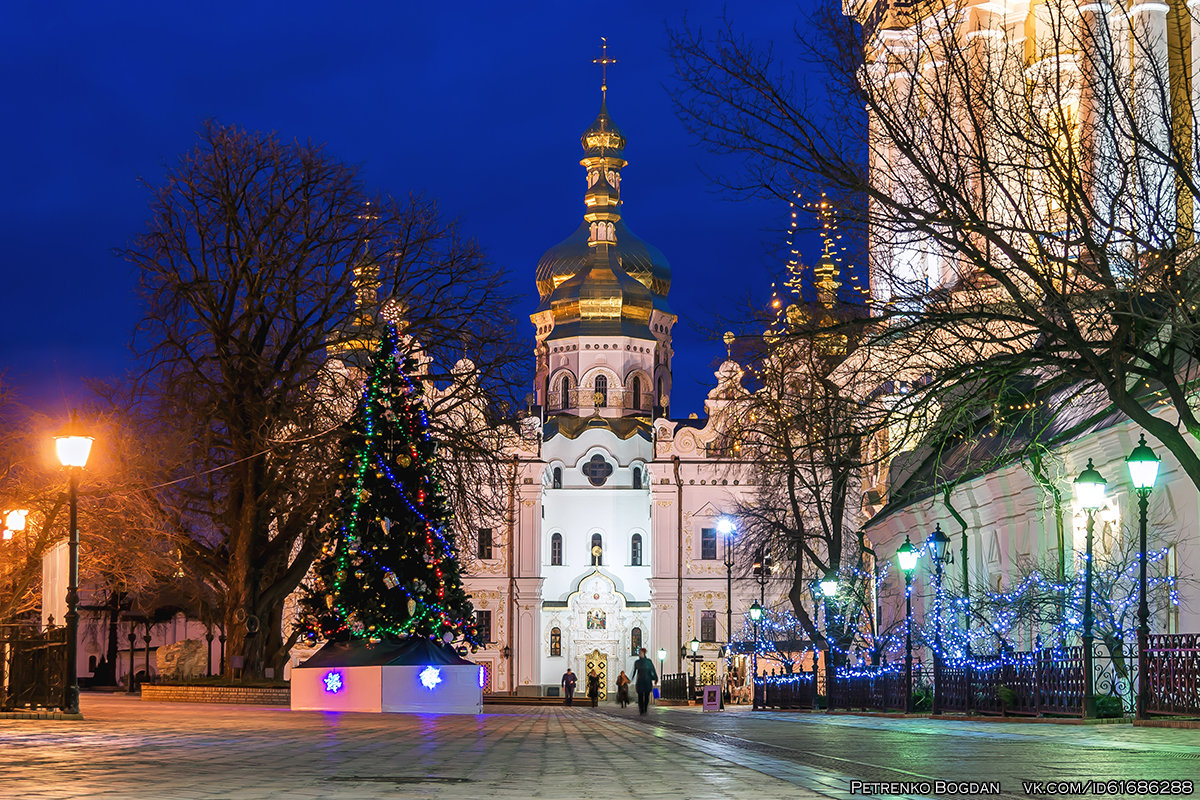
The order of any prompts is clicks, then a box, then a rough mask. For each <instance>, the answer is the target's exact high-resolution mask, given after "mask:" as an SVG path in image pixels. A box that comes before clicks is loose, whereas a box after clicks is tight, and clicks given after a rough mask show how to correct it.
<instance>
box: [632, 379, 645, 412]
mask: <svg viewBox="0 0 1200 800" xmlns="http://www.w3.org/2000/svg"><path fill="white" fill-rule="evenodd" d="M630 391H631V392H632V393H633V404H632V408H634V409H641V407H642V379H641V378H640V377H638V376H637V375H634V376H633V386H632V388H631V390H630Z"/></svg>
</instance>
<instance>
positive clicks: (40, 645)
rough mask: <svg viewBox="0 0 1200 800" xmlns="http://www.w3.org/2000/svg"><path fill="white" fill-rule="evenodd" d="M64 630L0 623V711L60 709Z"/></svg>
mask: <svg viewBox="0 0 1200 800" xmlns="http://www.w3.org/2000/svg"><path fill="white" fill-rule="evenodd" d="M66 687H67V629H66V628H63V627H58V628H55V627H50V628H46V629H45V630H43V631H39V630H38V629H37V628H36V627H35V626H33V625H0V711H12V710H15V709H33V708H63V707H64V706H65V702H66Z"/></svg>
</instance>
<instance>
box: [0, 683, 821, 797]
mask: <svg viewBox="0 0 1200 800" xmlns="http://www.w3.org/2000/svg"><path fill="white" fill-rule="evenodd" d="M82 706H83V707H82V710H83V714H84V719H83V721H54V720H5V721H0V798H4V800H8V798H28V799H29V800H39V799H40V798H88V799H89V800H91V798H122V799H123V798H131V799H132V798H138V799H141V798H154V799H155V800H158V799H159V798H162V799H164V800H168V799H169V800H193V799H195V800H200V799H201V798H203V799H204V800H209V799H212V800H217V799H224V800H258V799H259V798H262V800H266V799H267V798H271V799H272V800H274V799H275V798H286V800H310V799H312V798H339V800H340V799H342V798H345V799H346V800H366V799H367V798H438V800H442V799H445V800H454V799H456V798H488V799H489V800H491V799H492V798H495V799H496V800H501V799H507V798H530V797H537V798H596V800H624V799H625V798H635V797H636V798H639V800H668V799H670V800H675V799H676V798H696V799H697V800H700V799H701V798H722V799H723V800H725V799H727V798H738V797H753V798H755V799H756V800H771V799H773V798H801V800H804V799H805V798H816V797H819V796H820V795H819V794H817V793H815V792H811V791H806V790H803V789H802V788H800V787H798V786H797V785H796V784H794V783H792V782H790V781H788V780H785V779H783V778H779V777H773V776H770V775H767V774H764V773H762V772H759V771H756V770H754V769H751V768H747V767H744V766H741V765H739V764H737V763H734V762H731V761H727V760H723V759H719V758H708V757H703V756H702V755H701V754H698V753H697V752H696V751H695V750H692V749H690V748H687V747H681V746H680V745H679V744H678V743H677V742H675V741H673V738H672V737H669V736H662V735H660V734H659V732H658V731H656V730H654V729H651V728H644V727H638V726H636V725H629V724H627V723H623V722H621V721H618V720H614V719H612V718H611V717H607V716H605V715H604V714H601V713H597V712H595V711H592V710H591V709H590V708H578V707H577V708H571V709H564V708H561V707H537V708H530V707H520V706H511V707H498V708H497V709H495V710H492V709H491V708H489V711H488V713H486V714H483V715H481V716H478V717H476V716H458V715H445V716H434V715H424V716H410V715H404V714H325V713H320V712H293V711H289V710H287V709H284V708H262V707H245V706H224V705H222V706H216V705H213V706H209V705H200V704H170V703H143V702H141V701H140V700H138V699H136V698H128V697H122V696H105V695H90V694H85V695H84V697H83V702H82Z"/></svg>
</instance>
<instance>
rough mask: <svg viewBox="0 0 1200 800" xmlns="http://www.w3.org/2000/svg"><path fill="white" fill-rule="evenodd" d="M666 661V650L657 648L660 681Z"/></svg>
mask: <svg viewBox="0 0 1200 800" xmlns="http://www.w3.org/2000/svg"><path fill="white" fill-rule="evenodd" d="M666 660H667V648H665V647H660V648H658V679H659V680H660V681H661V680H662V676H663V663H664V662H665V661H666Z"/></svg>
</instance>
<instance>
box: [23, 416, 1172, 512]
mask: <svg viewBox="0 0 1200 800" xmlns="http://www.w3.org/2000/svg"><path fill="white" fill-rule="evenodd" d="M1159 461H1160V459H1159V457H1158V456H1156V455H1154V451H1153V450H1151V449H1150V448H1149V447H1148V446H1147V445H1146V434H1144V433H1143V434H1142V437H1141V440H1140V441H1139V442H1138V446H1137V447H1135V448H1133V452H1132V453H1130V454H1129V458H1127V459H1125V466H1127V467H1129V480H1130V481H1132V482H1133V488H1134V489H1137V490H1138V491H1139V492H1148V491H1150V490H1151V489H1153V488H1154V481H1155V480H1157V479H1158V465H1159ZM9 527H12V526H11V525H10V526H9Z"/></svg>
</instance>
